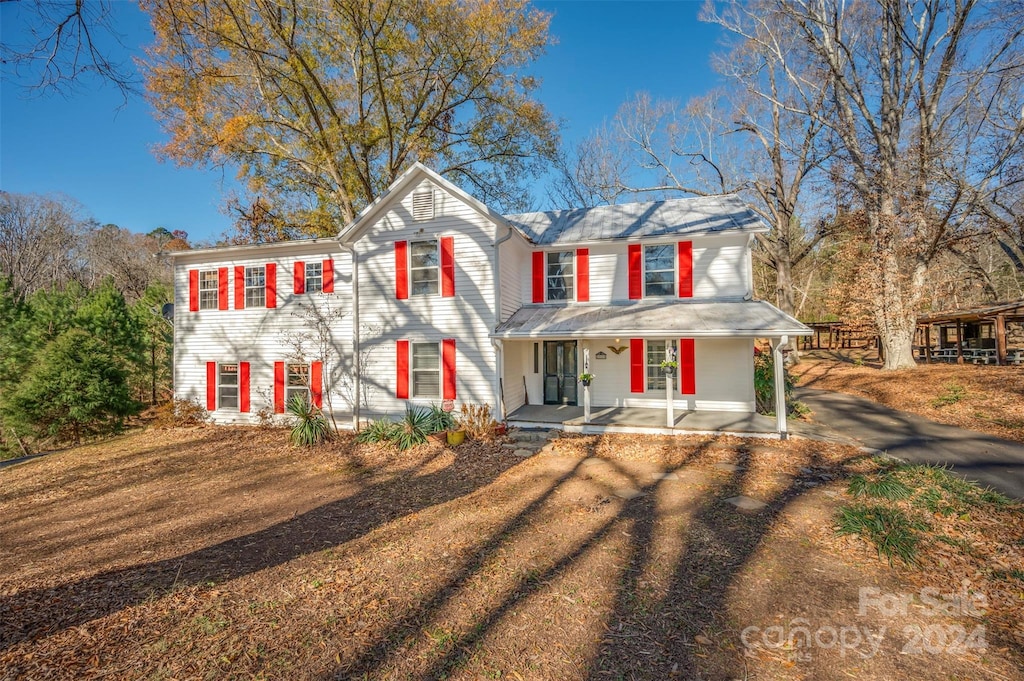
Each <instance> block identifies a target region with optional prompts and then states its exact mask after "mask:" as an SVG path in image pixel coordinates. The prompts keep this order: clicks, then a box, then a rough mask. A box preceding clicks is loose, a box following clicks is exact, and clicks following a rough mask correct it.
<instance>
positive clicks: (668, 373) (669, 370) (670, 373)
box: [661, 367, 676, 376]
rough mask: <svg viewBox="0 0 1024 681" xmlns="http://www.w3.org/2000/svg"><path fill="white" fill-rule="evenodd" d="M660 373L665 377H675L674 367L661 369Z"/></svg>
mask: <svg viewBox="0 0 1024 681" xmlns="http://www.w3.org/2000/svg"><path fill="white" fill-rule="evenodd" d="M661 371H662V372H663V373H664V374H665V375H666V376H675V375H676V368H675V367H662V368H661Z"/></svg>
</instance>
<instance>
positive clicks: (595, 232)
mask: <svg viewBox="0 0 1024 681" xmlns="http://www.w3.org/2000/svg"><path fill="white" fill-rule="evenodd" d="M505 219H506V220H508V221H509V222H510V223H512V224H513V225H515V226H516V227H517V228H519V229H520V230H522V232H523V233H524V234H526V236H527V237H529V239H530V240H531V241H533V242H534V243H535V244H537V245H539V246H551V245H555V244H560V243H564V244H568V243H582V242H587V241H602V240H609V239H640V238H651V237H659V236H683V235H691V236H695V235H699V234H709V233H716V232H736V231H741V232H763V231H767V230H768V226H767V225H765V223H764V222H763V221H762V220H761V218H760V217H759V216H758V215H757V214H756V213H755V212H754V211H752V210H751V209H750V208H749V207H748V206H747V204H745V203H744V202H743V201H742V200H741V199H740V198H739V197H738V196H735V195H733V194H726V195H721V196H703V197H698V198H691V199H668V200H665V201H650V202H647V203H624V204H621V205H615V206H597V207H595V208H579V209H576V210H556V211H547V212H543V213H521V214H519V215H506V216H505Z"/></svg>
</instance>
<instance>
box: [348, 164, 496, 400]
mask: <svg viewBox="0 0 1024 681" xmlns="http://www.w3.org/2000/svg"><path fill="white" fill-rule="evenodd" d="M424 183H429V180H424ZM419 186H422V184H421V185H419ZM415 190H416V189H415V188H413V187H410V189H409V191H407V192H406V193H405V194H404V195H400V196H396V197H395V198H394V199H393V200H394V201H395V204H394V205H393V207H392V208H391V209H390V210H389V211H388V212H387V213H385V214H384V215H383V216H382V217H381V218H380V219H379V220H377V221H376V222H375V223H374V224H372V225H369V226H367V227H366V228H365V231H363V232H362V233H361V234H360V236H359V238H358V240H357V241H356V243H355V248H356V251H357V253H358V258H359V324H360V330H361V333H360V337H361V341H360V343H361V351H360V356H361V357H362V360H361V361H362V365H363V366H362V372H361V373H362V383H363V388H364V389H363V396H364V399H365V402H364V405H363V409H362V411H361V416H362V417H363V418H376V417H378V416H380V415H383V414H390V415H392V416H399V415H400V414H401V413H402V412H403V411H404V410H405V407H406V404H407V403H409V402H411V403H414V404H429V403H430V402H432V401H433V402H437V403H439V402H440V398H438V399H436V400H404V399H403V400H399V399H397V398H396V397H395V390H396V387H397V353H396V342H397V341H398V340H400V339H406V340H409V341H411V342H414V343H415V342H440V341H441V340H443V339H446V338H454V339H455V351H456V377H457V380H456V395H457V399H456V402H457V403H458V404H463V403H474V404H490V405H491V407H492V410H493V411H496V410H497V405H496V404H495V402H496V400H495V390H494V384H495V381H494V377H495V374H496V372H497V366H496V363H497V359H496V353H495V350H494V348H493V346H492V345H491V340H490V333H491V332H492V331H493V329H494V327H495V326H496V325H497V319H496V315H495V311H494V277H493V275H492V269H493V263H492V254H493V248H494V246H493V244H494V239H495V232H496V229H495V226H494V225H493V223H491V221H490V220H488V219H487V218H485V217H483V216H482V215H481V214H480V213H478V212H477V211H476V210H474V209H473V208H471V207H470V206H468V205H466V204H465V203H463V202H462V201H460V200H459V199H458V198H456V197H454V196H451V195H449V194H448V193H447V192H445V191H443V190H441V189H440V188H439V187H438V188H437V191H436V194H435V195H436V197H437V199H438V201H437V203H436V204H435V213H434V218H433V219H431V220H425V221H421V222H416V221H414V220H413V219H412V213H411V209H412V193H413V192H415ZM442 236H450V237H453V239H454V249H455V297H453V298H445V297H442V296H440V295H432V296H423V297H418V296H412V295H410V297H409V298H408V299H406V300H398V299H396V296H395V278H396V277H395V274H396V273H395V246H394V244H395V242H396V241H414V240H420V239H429V238H434V237H442Z"/></svg>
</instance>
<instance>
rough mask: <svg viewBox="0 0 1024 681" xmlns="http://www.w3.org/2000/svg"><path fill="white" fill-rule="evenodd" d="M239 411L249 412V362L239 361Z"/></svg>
mask: <svg viewBox="0 0 1024 681" xmlns="http://www.w3.org/2000/svg"><path fill="white" fill-rule="evenodd" d="M238 411H240V412H242V413H248V412H249V363H248V362H239V363H238Z"/></svg>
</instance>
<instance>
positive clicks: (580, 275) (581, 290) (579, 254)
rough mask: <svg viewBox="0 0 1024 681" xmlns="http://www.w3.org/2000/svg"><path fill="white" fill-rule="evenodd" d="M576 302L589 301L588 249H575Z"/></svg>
mask: <svg viewBox="0 0 1024 681" xmlns="http://www.w3.org/2000/svg"><path fill="white" fill-rule="evenodd" d="M576 278H577V280H578V283H577V285H576V302H579V303H586V302H588V301H590V249H589V248H577V249H576Z"/></svg>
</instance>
